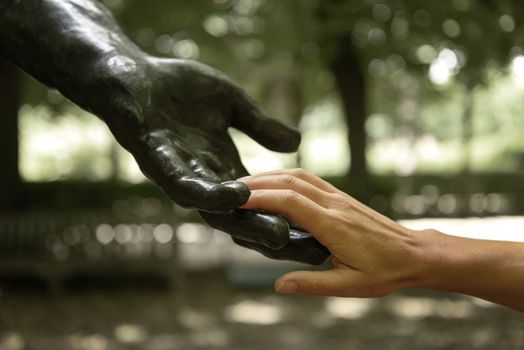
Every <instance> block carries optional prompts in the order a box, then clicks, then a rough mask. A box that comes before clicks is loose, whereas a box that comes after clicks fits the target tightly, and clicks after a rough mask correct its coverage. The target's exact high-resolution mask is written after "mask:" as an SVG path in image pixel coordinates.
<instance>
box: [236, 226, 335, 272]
mask: <svg viewBox="0 0 524 350" xmlns="http://www.w3.org/2000/svg"><path fill="white" fill-rule="evenodd" d="M233 241H234V242H235V243H236V244H238V245H240V246H243V247H245V248H249V249H253V250H255V251H257V252H259V253H261V254H262V255H264V256H266V257H268V258H271V259H276V260H290V261H295V262H300V263H304V264H310V265H322V264H323V263H324V262H326V260H327V259H328V258H329V256H330V255H331V253H330V252H329V250H327V248H326V247H324V246H323V245H321V244H320V243H319V242H318V241H317V240H316V239H315V238H313V237H312V236H311V235H309V234H308V233H306V232H303V231H298V230H295V229H290V236H289V242H288V243H287V244H286V245H285V246H284V247H282V248H280V249H275V250H274V249H269V248H268V247H266V246H263V245H261V244H258V243H253V242H248V241H244V240H241V239H239V238H233Z"/></svg>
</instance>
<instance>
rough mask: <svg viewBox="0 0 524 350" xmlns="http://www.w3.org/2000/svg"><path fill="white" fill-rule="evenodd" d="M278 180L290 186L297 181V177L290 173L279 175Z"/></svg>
mask: <svg viewBox="0 0 524 350" xmlns="http://www.w3.org/2000/svg"><path fill="white" fill-rule="evenodd" d="M280 182H282V183H283V184H285V185H287V186H292V185H294V184H295V183H296V182H297V178H296V177H294V176H293V175H291V174H285V175H282V176H281V177H280Z"/></svg>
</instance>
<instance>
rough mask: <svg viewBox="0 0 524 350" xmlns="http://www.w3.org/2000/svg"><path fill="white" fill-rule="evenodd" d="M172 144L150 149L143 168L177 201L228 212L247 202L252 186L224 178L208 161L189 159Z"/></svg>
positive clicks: (209, 209) (184, 204)
mask: <svg viewBox="0 0 524 350" xmlns="http://www.w3.org/2000/svg"><path fill="white" fill-rule="evenodd" d="M185 158H187V157H182V156H181V155H180V152H179V151H178V149H177V148H176V147H174V146H173V145H172V144H168V143H166V144H162V145H160V146H158V147H156V148H154V149H152V150H150V151H149V152H148V154H147V157H145V159H142V161H141V162H140V163H142V164H143V163H146V165H145V166H144V167H143V168H144V170H145V171H146V172H147V174H148V176H149V177H150V178H151V179H152V180H153V181H154V182H156V183H157V184H158V185H159V186H160V187H162V189H163V190H164V191H165V192H166V193H167V194H168V195H169V196H170V197H171V199H172V200H173V201H175V202H176V203H177V204H179V205H181V206H183V207H186V208H195V209H199V210H205V211H210V212H227V211H230V210H232V209H234V208H237V207H239V206H240V205H242V204H244V203H245V202H246V201H247V199H248V198H249V194H250V191H249V188H248V187H247V186H246V185H245V184H243V183H241V182H237V181H225V182H224V181H223V180H222V179H220V177H219V176H217V175H216V174H215V173H214V172H213V171H212V169H210V168H208V167H207V166H206V164H205V163H203V162H200V161H198V160H196V159H195V158H193V159H185Z"/></svg>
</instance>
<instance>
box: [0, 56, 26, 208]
mask: <svg viewBox="0 0 524 350" xmlns="http://www.w3.org/2000/svg"><path fill="white" fill-rule="evenodd" d="M0 77H1V81H0V152H1V155H2V157H1V160H0V162H1V165H2V166H1V169H2V170H1V171H0V210H13V209H16V208H17V207H18V206H19V205H20V204H21V202H22V198H21V194H20V187H21V186H20V184H21V180H20V174H19V171H18V108H19V105H20V72H19V71H18V70H17V69H16V68H15V67H14V66H12V65H11V64H9V63H7V62H5V61H3V60H1V59H0Z"/></svg>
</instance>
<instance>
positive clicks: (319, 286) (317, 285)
mask: <svg viewBox="0 0 524 350" xmlns="http://www.w3.org/2000/svg"><path fill="white" fill-rule="evenodd" d="M310 288H311V291H312V292H313V293H315V294H318V293H321V292H323V291H325V290H326V284H325V283H324V281H323V280H321V279H319V278H316V279H314V280H312V281H311V286H310Z"/></svg>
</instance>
